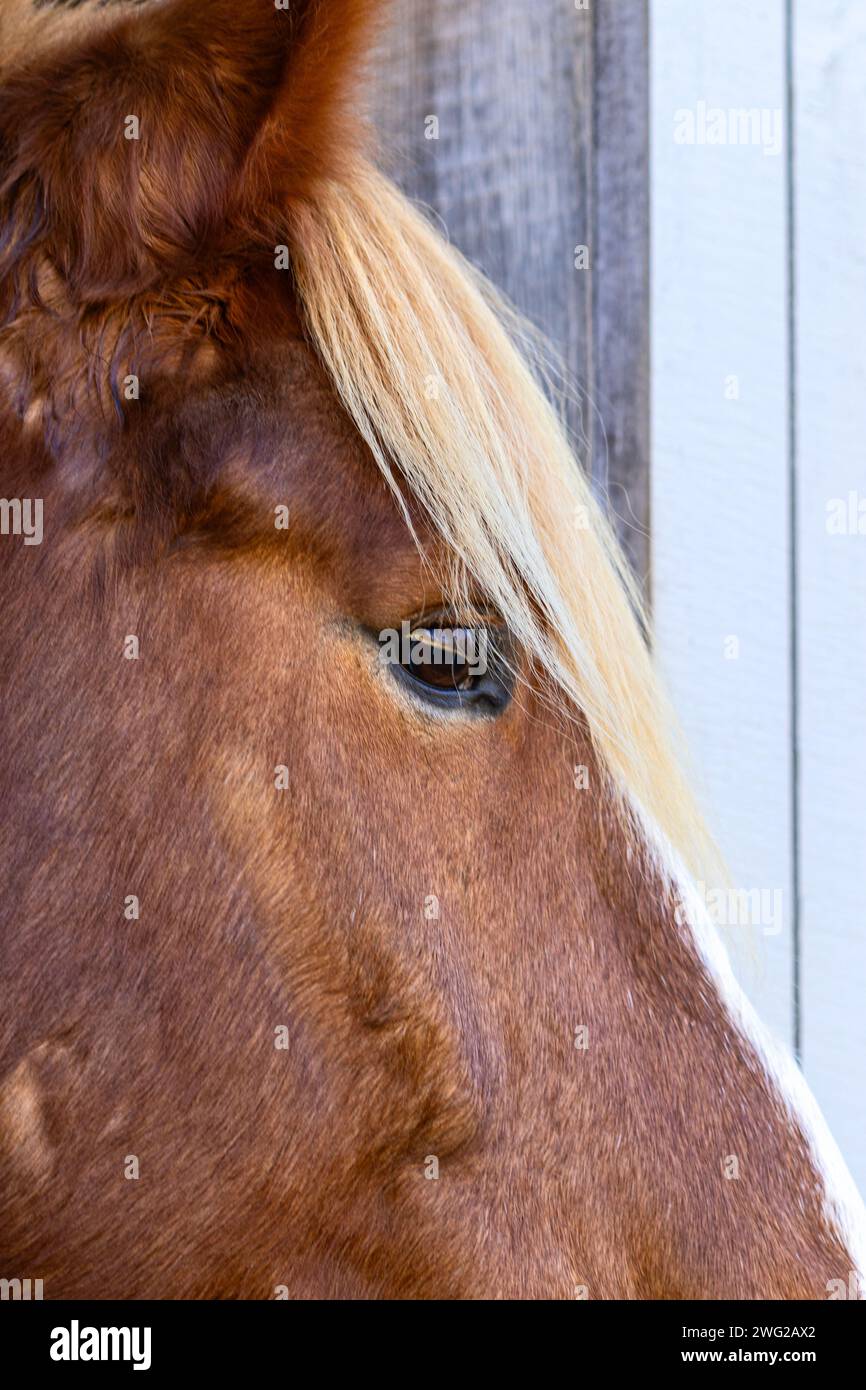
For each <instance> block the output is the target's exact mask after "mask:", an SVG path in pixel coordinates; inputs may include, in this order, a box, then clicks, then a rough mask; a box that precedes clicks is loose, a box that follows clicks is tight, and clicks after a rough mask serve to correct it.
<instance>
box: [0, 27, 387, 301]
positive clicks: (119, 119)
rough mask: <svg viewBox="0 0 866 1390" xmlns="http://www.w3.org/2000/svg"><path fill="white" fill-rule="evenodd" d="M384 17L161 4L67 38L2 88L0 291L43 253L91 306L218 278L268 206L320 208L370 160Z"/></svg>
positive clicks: (76, 297)
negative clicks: (374, 48) (363, 72)
mask: <svg viewBox="0 0 866 1390" xmlns="http://www.w3.org/2000/svg"><path fill="white" fill-rule="evenodd" d="M14 2H15V0H13V3H14ZM378 9H379V6H378V5H377V4H376V3H371V0H208V3H207V4H203V3H201V0H162V3H157V4H156V5H154V6H153V7H151V6H150V5H144V6H142V7H141V8H138V7H137V6H136V7H135V9H134V10H131V12H130V11H127V12H126V13H124V12H123V7H121V6H118V7H116V8H115V7H107V8H103V9H102V10H100V12H99V13H100V16H108V18H107V19H106V20H105V21H104V26H103V27H102V28H99V26H98V25H96V27H94V24H93V23H91V24H90V25H88V27H87V28H86V30H84V31H83V32H82V36H81V37H80V38H77V39H76V38H75V37H74V34H75V33H76V32H77V31H75V30H74V29H73V30H70V28H69V27H68V26H67V28H66V29H65V30H64V31H63V42H62V44H61V43H60V42H59V40H58V41H55V42H54V43H53V44H52V45H50V46H49V47H48V48H47V50H46V52H45V54H44V55H40V54H39V52H38V51H37V52H36V54H35V56H33V57H32V58H31V59H30V60H29V61H28V62H27V64H26V66H23V67H19V68H18V69H17V70H16V71H14V72H12V73H8V72H7V73H6V74H4V75H3V77H2V80H0V276H2V277H3V279H4V280H8V278H9V277H10V273H11V278H18V279H19V282H20V278H21V274H22V273H26V274H27V275H29V276H30V277H31V279H32V265H33V261H32V253H34V252H41V253H42V256H43V259H45V258H47V260H48V262H49V263H50V265H51V266H52V268H53V269H54V271H56V272H58V273H59V274H60V276H61V277H62V279H63V281H64V282H65V285H66V288H67V292H68V293H70V294H71V296H72V297H73V299H74V300H76V301H78V302H93V301H95V300H99V299H103V298H107V297H110V296H117V295H118V294H133V293H136V292H138V291H140V290H142V289H145V288H148V287H149V286H151V285H153V284H155V283H157V282H159V281H160V280H161V279H164V278H166V277H167V276H169V275H174V274H178V273H183V271H184V270H185V269H186V268H192V267H195V268H197V269H201V266H202V263H203V261H206V259H207V257H208V255H209V254H210V253H213V254H221V253H222V252H223V251H224V249H225V246H226V244H227V242H228V243H230V242H231V238H232V235H233V234H236V229H237V227H238V226H239V225H240V224H241V223H242V222H244V221H248V220H249V210H250V209H251V208H253V207H254V206H255V205H256V204H257V202H265V203H272V202H274V201H276V200H280V201H281V202H282V203H283V205H285V201H286V200H291V199H300V198H303V197H305V196H307V194H308V193H309V191H310V189H311V187H312V186H313V185H314V184H315V182H316V180H317V179H319V178H321V177H322V176H324V175H327V174H330V173H333V172H335V171H336V170H337V169H338V167H339V165H340V164H341V162H342V161H344V160H345V159H346V158H347V156H349V157H351V152H352V151H353V150H354V149H355V148H356V145H357V139H356V130H357V122H356V121H353V120H352V118H351V117H350V115H349V114H348V113H347V109H346V95H347V88H348V87H350V86H351V83H352V79H353V76H354V74H355V72H356V71H357V69H358V68H359V66H360V60H361V58H362V56H363V52H364V50H365V48H366V47H367V46H368V45H369V37H368V31H369V29H370V18H371V12H372V13H375V12H376V11H377V10H378ZM81 13H83V11H81ZM118 16H120V17H119V18H118ZM65 18H66V19H71V16H66V17H65ZM94 23H95V17H94ZM70 34H72V35H73V37H71V38H70V37H69V36H70ZM16 269H17V270H18V271H19V275H18V277H15V274H14V272H15V271H16Z"/></svg>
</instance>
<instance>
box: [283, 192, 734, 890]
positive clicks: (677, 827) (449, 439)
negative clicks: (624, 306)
mask: <svg viewBox="0 0 866 1390" xmlns="http://www.w3.org/2000/svg"><path fill="white" fill-rule="evenodd" d="M292 240H293V244H294V248H295V249H294V257H295V267H294V268H295V275H296V279H297V285H298V289H299V294H300V298H301V302H302V306H303V310H304V313H305V316H306V321H307V324H308V327H309V331H310V333H311V336H312V339H313V342H314V345H315V347H316V349H317V351H318V353H319V354H320V356H321V358H322V360H323V362H324V363H325V365H326V368H327V370H328V372H329V373H330V376H331V378H332V380H333V383H334V386H335V387H336V390H337V393H338V395H339V397H340V399H341V400H342V402H343V404H344V406H345V408H346V410H347V411H348V413H349V415H350V416H351V418H352V419H353V421H354V423H355V425H356V427H357V429H358V430H359V431H360V433H361V435H362V436H363V438H364V440H365V441H366V443H367V445H368V446H369V448H370V450H371V452H372V454H373V456H374V458H375V460H376V462H377V464H378V466H379V468H380V469H381V471H382V473H383V475H384V477H385V478H386V479H387V481H388V483H389V484H390V486H391V487H392V488H393V490H394V492H395V494H396V496H397V498H398V499H400V500H401V504H402V498H401V480H402V481H403V485H404V486H405V485H408V487H409V489H411V492H412V493H413V494H414V496H415V498H417V500H418V501H419V502H420V503H421V505H422V507H423V509H424V511H425V512H426V514H427V515H428V517H429V518H430V520H431V522H432V524H433V526H434V527H435V528H436V530H437V531H438V533H440V534H441V536H442V537H443V538H444V540H445V541H446V542H447V544H448V546H449V547H450V548H451V550H452V552H453V554H454V556H455V557H456V559H457V562H458V563H457V564H456V566H455V569H454V574H453V576H452V581H451V598H452V601H453V602H455V603H456V604H460V602H461V601H462V600H463V599H464V598H465V590H466V582H467V580H468V579H472V580H474V581H475V583H476V584H477V585H480V587H481V588H482V590H483V592H484V594H485V595H486V596H487V598H488V599H489V601H490V602H491V603H492V604H493V605H495V607H496V608H497V609H498V610H499V612H500V613H501V615H502V617H503V619H504V620H505V622H506V623H507V624H508V627H509V628H510V630H511V632H512V633H513V635H514V636H515V637H516V639H517V640H518V642H519V643H520V644H521V645H522V648H523V650H524V651H525V653H527V654H528V655H529V657H530V659H531V660H532V662H533V664H534V666H535V668H536V670H537V671H539V672H541V673H543V674H544V676H545V677H546V685H547V687H548V690H550V691H553V692H554V693H555V696H556V697H557V703H558V705H559V706H560V707H561V708H564V709H566V710H567V711H569V712H571V713H575V712H578V711H579V712H580V713H581V714H582V715H583V717H584V718H585V720H586V722H587V725H588V727H589V730H590V733H591V736H592V739H593V743H594V746H595V748H596V750H597V753H598V755H599V757H600V760H601V763H602V766H603V767H604V768H605V769H606V770H607V772H608V773H609V774H610V777H611V779H612V783H613V785H614V787H615V788H616V790H617V792H618V795H619V799H620V804H621V806H622V807H623V808H628V810H629V812H632V813H633V812H637V814H638V817H639V818H640V819H642V820H643V819H645V818H649V819H650V820H651V821H652V822H654V823H655V825H656V826H657V827H658V828H659V830H661V832H662V833H663V834H664V835H665V836H666V837H667V839H668V840H669V841H670V842H671V844H672V846H673V847H674V849H675V851H676V852H677V853H678V854H679V855H680V856H681V858H682V859H683V861H684V862H685V864H686V865H687V866H688V867H689V869H690V870H691V871H692V872H693V873H694V874H695V875H696V876H698V877H700V878H702V879H704V881H707V882H718V881H719V878H718V875H719V869H718V857H717V852H716V850H715V848H714V846H713V844H712V841H711V839H710V837H709V835H708V833H707V831H706V829H705V827H704V824H703V820H702V818H701V816H700V814H699V812H698V810H697V808H696V805H695V801H694V798H693V796H692V794H691V792H690V789H689V787H688V785H687V783H686V780H685V779H684V777H683V774H682V771H681V769H680V767H679V765H678V763H677V760H676V758H675V757H674V755H673V752H672V743H673V738H674V721H673V718H672V715H671V711H670V708H669V706H668V703H667V701H666V699H665V697H664V695H663V693H662V692H661V690H660V687H659V682H658V680H657V678H656V674H655V672H654V669H653V664H652V660H651V657H650V654H649V651H648V649H647V646H646V643H645V641H644V638H643V635H642V631H641V624H642V623H644V624H645V621H646V620H645V613H644V608H643V605H642V601H641V598H640V596H639V594H638V592H637V588H636V585H635V583H634V580H633V577H632V575H631V572H630V570H629V567H628V564H627V562H626V561H625V559H624V557H623V555H622V553H621V551H620V548H619V545H618V543H617V541H616V539H615V537H614V535H613V533H612V530H611V528H610V526H609V524H608V522H607V520H606V519H605V517H604V515H603V513H602V511H601V509H600V507H599V506H598V504H597V502H596V501H595V499H594V497H593V495H592V492H591V490H590V487H589V485H588V483H587V481H586V479H585V477H584V475H583V473H582V471H581V469H580V467H579V466H578V465H577V463H576V461H575V458H574V455H573V453H572V450H571V448H570V445H569V442H568V438H567V435H566V432H565V429H564V428H563V425H562V424H561V422H560V420H559V418H558V415H557V412H556V410H555V409H554V407H553V406H552V404H551V403H550V401H549V400H548V398H547V396H546V395H545V393H544V390H543V389H542V385H541V382H540V372H539V367H538V364H537V363H536V364H532V363H531V361H530V360H528V359H527V357H526V356H525V355H524V352H522V351H521V350H519V348H518V347H517V345H516V344H517V343H518V342H520V344H521V347H522V348H523V349H524V351H525V348H526V342H527V333H526V331H525V325H522V324H521V322H520V320H519V319H518V317H517V316H516V315H515V314H514V312H513V311H512V310H511V309H510V308H509V307H508V306H507V305H506V304H505V303H504V302H503V301H502V299H501V297H500V296H499V295H498V294H497V293H496V292H495V290H493V288H492V287H491V286H490V285H489V284H488V283H487V282H486V281H485V280H484V279H483V278H482V277H481V276H480V275H479V274H478V273H477V272H476V271H475V270H474V269H473V268H472V267H471V266H470V265H469V264H468V263H467V262H466V261H465V260H464V259H463V257H461V256H460V254H459V253H458V252H457V251H455V250H454V249H453V247H451V246H450V245H449V244H448V243H447V242H446V241H445V240H444V239H443V237H442V236H441V235H440V234H439V233H438V232H437V231H435V230H434V229H433V228H432V227H431V226H430V225H429V223H428V222H427V221H426V220H425V218H424V217H423V216H422V215H421V214H420V213H419V212H418V211H417V210H416V209H415V208H414V207H413V206H412V205H411V204H410V202H409V201H408V200H407V199H406V198H405V197H404V196H403V195H402V194H401V193H400V192H399V191H398V190H397V189H396V188H395V187H394V185H393V184H392V183H390V182H389V180H387V179H386V178H385V177H384V176H383V175H381V174H380V173H378V172H377V171H376V170H375V169H374V168H373V167H372V166H370V165H368V164H361V165H360V166H359V167H358V169H357V170H356V171H355V173H354V174H353V175H352V176H351V178H350V179H348V180H347V179H345V178H343V179H341V180H339V181H332V182H330V183H327V184H325V185H323V186H321V187H320V188H319V189H318V190H317V197H316V201H315V203H310V204H307V205H305V206H304V208H303V210H302V211H301V212H299V213H298V214H297V219H296V224H295V225H294V226H293V228H292ZM404 510H405V508H404ZM408 521H409V517H408V513H407V522H408ZM410 524H411V523H410ZM628 819H630V820H631V819H633V817H632V815H631V814H630V815H629V816H628Z"/></svg>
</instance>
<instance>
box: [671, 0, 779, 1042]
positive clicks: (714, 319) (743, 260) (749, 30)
mask: <svg viewBox="0 0 866 1390" xmlns="http://www.w3.org/2000/svg"><path fill="white" fill-rule="evenodd" d="M651 16H652V41H651V55H652V57H651V62H652V77H651V90H652V132H653V133H652V160H653V181H652V233H653V240H652V271H651V282H652V350H653V374H652V406H651V409H652V421H653V456H652V469H651V488H652V514H653V534H652V554H653V579H654V591H653V600H654V617H655V626H656V641H657V651H658V656H659V660H660V663H661V666H662V669H663V671H664V673H665V675H666V676H667V679H668V683H669V686H670V688H671V691H672V694H673V697H674V702H675V705H676V707H677V710H678V712H679V715H680V718H681V721H682V724H683V727H684V730H685V734H686V741H687V744H688V747H689V749H690V750H691V753H692V756H693V759H694V761H695V764H696V767H697V774H698V780H699V789H700V790H701V792H702V793H703V797H704V803H705V806H706V809H707V811H708V813H709V818H710V822H711V824H712V826H713V828H714V830H715V831H716V833H717V835H718V837H719V840H720V843H721V846H722V849H723V851H724V853H725V855H726V857H727V860H728V863H729V866H730V870H731V874H732V877H733V880H734V883H735V884H736V886H737V887H739V888H742V889H744V890H749V891H752V890H763V891H764V892H765V893H767V894H770V895H772V894H774V893H775V892H776V891H778V892H779V893H780V895H781V906H782V914H781V922H780V923H778V924H777V923H776V922H772V921H771V922H767V923H761V922H753V923H752V924H751V929H749V928H748V927H747V928H744V929H741V930H740V931H739V932H738V933H737V932H732V933H728V938H727V939H728V944H729V945H730V947H731V948H732V951H733V953H734V955H735V958H736V959H737V962H738V964H739V967H740V971H741V974H744V976H745V980H744V982H745V984H746V986H747V988H748V990H749V993H750V994H751V996H752V998H753V999H754V1002H755V1004H756V1006H757V1007H758V1009H759V1011H760V1012H761V1013H762V1014H763V1016H764V1017H765V1018H766V1020H767V1021H768V1022H769V1023H770V1024H771V1025H773V1026H774V1028H775V1030H776V1031H777V1032H778V1033H779V1034H780V1035H781V1036H782V1037H783V1038H784V1039H786V1041H787V1042H788V1043H790V1044H793V1043H795V1042H796V1018H795V1008H794V982H795V938H796V897H795V877H794V850H793V806H792V788H793V730H792V691H791V632H790V626H791V602H792V599H791V572H790V566H791V562H790V540H791V537H790V497H789V484H790V438H789V389H788V353H789V339H788V320H789V314H788V229H787V176H786V157H785V150H784V149H777V150H776V151H775V153H765V152H764V148H763V147H762V146H761V145H760V144H754V143H753V144H740V143H737V144H732V143H724V144H723V143H716V144H710V143H706V140H704V141H703V142H702V141H701V139H700V134H699V129H703V127H700V126H699V123H700V121H701V119H702V118H701V112H702V111H708V110H710V109H713V108H715V109H717V110H722V111H724V112H728V111H730V110H732V109H733V110H737V109H740V108H745V109H751V108H756V109H758V110H761V111H764V110H766V111H768V112H771V113H773V112H778V113H779V117H780V119H781V118H782V115H783V112H784V110H785V105H786V61H785V54H786V44H785V4H784V0H767V3H763V4H759V5H756V4H754V3H753V0H729V3H727V4H725V5H711V4H699V5H695V4H693V3H692V0H657V2H656V3H654V4H653V6H652V9H651ZM684 112H691V113H693V115H694V120H695V143H691V144H690V143H684V142H681V140H678V138H677V131H678V130H679V131H681V132H682V133H683V134H687V125H686V119H685V117H684V116H683V114H682V113H684ZM769 901H770V902H771V903H772V901H773V898H772V897H771V898H770V899H769ZM777 925H778V926H779V928H780V929H779V930H778V931H775V927H776V926H777ZM753 950H754V952H755V954H756V956H757V959H756V962H755V964H754V966H752V964H751V952H752V951H753Z"/></svg>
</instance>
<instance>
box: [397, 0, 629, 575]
mask: <svg viewBox="0 0 866 1390" xmlns="http://www.w3.org/2000/svg"><path fill="white" fill-rule="evenodd" d="M647 63H648V57H647V18H646V4H645V0H595V3H593V4H592V5H590V6H589V8H587V9H582V8H578V7H577V6H576V5H575V0H533V3H532V4H528V3H527V0H436V3H432V4H431V3H430V0H396V3H395V4H394V7H393V12H392V22H391V24H390V26H389V27H388V30H387V32H386V34H385V36H384V41H383V44H382V48H381V51H380V54H379V58H378V64H377V69H376V73H375V83H374V91H375V100H376V107H375V113H374V114H375V116H376V121H377V125H378V128H379V130H380V132H381V139H382V147H383V150H384V152H385V155H386V164H387V167H389V169H390V171H391V172H392V173H393V174H394V176H395V177H396V178H397V180H398V182H399V183H400V184H401V186H402V187H403V188H404V189H405V190H406V192H407V193H409V194H410V196H411V197H413V198H415V199H417V200H419V201H420V202H422V203H425V204H427V205H428V206H429V207H430V208H432V209H433V210H434V211H435V213H436V214H437V215H438V217H439V218H441V219H442V221H443V222H444V224H445V227H446V229H447V231H448V235H449V237H450V239H451V240H452V241H453V243H454V244H455V245H456V246H457V247H459V249H460V250H461V251H462V252H463V253H464V254H465V255H466V256H468V258H469V259H470V260H471V261H473V262H474V263H475V264H476V265H478V266H479V267H480V268H481V269H482V270H483V271H484V272H485V273H486V274H487V275H488V276H489V277H490V279H491V280H493V282H494V283H495V284H496V285H497V286H498V287H499V288H500V289H501V290H503V291H504V292H505V293H506V295H507V296H508V297H509V298H510V299H511V300H512V302H513V303H514V304H516V305H517V307H518V308H519V309H520V310H521V312H522V313H524V314H525V315H526V316H527V317H528V318H529V319H530V320H531V321H532V322H533V323H535V324H536V326H537V327H539V328H540V329H542V331H543V332H544V333H545V334H546V335H547V337H548V339H549V340H550V341H551V343H552V344H553V346H554V348H555V349H556V351H557V353H558V354H559V356H560V358H561V359H562V361H563V362H564V364H565V367H566V369H567V371H568V374H569V376H570V377H571V378H572V379H573V380H574V382H576V383H577V385H578V388H579V389H578V390H577V391H576V392H575V396H574V399H573V400H571V401H569V403H568V407H567V418H568V424H569V427H570V429H571V431H572V434H573V436H574V438H575V441H576V447H577V448H578V452H579V454H580V456H581V458H582V460H583V462H584V463H585V465H586V466H588V467H590V468H591V470H592V473H593V476H594V478H595V480H596V482H597V485H598V487H599V490H600V491H602V492H606V494H607V496H608V498H609V501H610V505H611V508H612V511H613V514H614V516H615V519H616V520H617V526H618V529H619V532H620V535H621V537H622V539H623V541H624V543H625V545H626V547H627V549H628V552H629V554H630V556H631V558H632V562H633V564H634V566H635V569H636V571H637V573H638V574H639V575H640V576H641V578H644V579H645V578H646V576H647V566H648V546H647V534H648V523H649V518H648V502H649V488H648V479H647V470H648V447H649V421H648V392H647V370H648V348H647V342H648V312H647V299H648V285H647V254H648V252H647V247H648V226H647V215H648V177H649V176H648V160H647V138H648V137H647ZM431 117H435V118H436V121H437V122H438V129H437V130H434V128H433V125H432V122H431V121H430V120H429V118H431ZM433 134H435V135H436V136H437V137H438V138H430V137H431V135H433ZM577 247H586V248H587V251H588V261H589V265H588V268H585V269H578V268H577V267H576V265H575V261H576V259H577V258H576V255H575V248H577Z"/></svg>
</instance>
